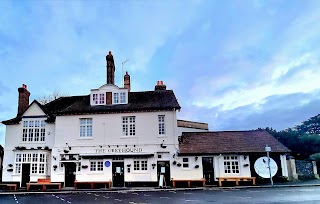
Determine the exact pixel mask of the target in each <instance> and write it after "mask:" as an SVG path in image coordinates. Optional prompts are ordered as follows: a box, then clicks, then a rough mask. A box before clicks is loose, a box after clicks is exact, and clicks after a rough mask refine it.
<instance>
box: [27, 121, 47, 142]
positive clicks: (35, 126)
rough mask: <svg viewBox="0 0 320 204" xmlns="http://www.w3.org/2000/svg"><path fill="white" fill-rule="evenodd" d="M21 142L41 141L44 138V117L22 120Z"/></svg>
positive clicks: (43, 140)
mask: <svg viewBox="0 0 320 204" xmlns="http://www.w3.org/2000/svg"><path fill="white" fill-rule="evenodd" d="M22 126H23V127H22V142H23V143H34V142H35V143H43V142H45V140H46V125H45V119H32V120H23V123H22Z"/></svg>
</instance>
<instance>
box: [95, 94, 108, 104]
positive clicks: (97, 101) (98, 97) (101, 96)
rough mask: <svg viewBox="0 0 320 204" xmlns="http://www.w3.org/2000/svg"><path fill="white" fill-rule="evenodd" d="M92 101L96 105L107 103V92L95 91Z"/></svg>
mask: <svg viewBox="0 0 320 204" xmlns="http://www.w3.org/2000/svg"><path fill="white" fill-rule="evenodd" d="M92 103H93V104H94V105H104V104H105V94H103V93H100V94H97V93H94V94H92Z"/></svg>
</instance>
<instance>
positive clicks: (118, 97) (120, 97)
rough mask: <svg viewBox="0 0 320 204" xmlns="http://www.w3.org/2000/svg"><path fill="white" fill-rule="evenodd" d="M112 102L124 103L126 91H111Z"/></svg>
mask: <svg viewBox="0 0 320 204" xmlns="http://www.w3.org/2000/svg"><path fill="white" fill-rule="evenodd" d="M113 103H114V104H119V103H126V92H115V93H113Z"/></svg>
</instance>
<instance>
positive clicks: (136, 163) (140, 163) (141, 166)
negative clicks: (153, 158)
mask: <svg viewBox="0 0 320 204" xmlns="http://www.w3.org/2000/svg"><path fill="white" fill-rule="evenodd" d="M133 171H148V159H133Z"/></svg>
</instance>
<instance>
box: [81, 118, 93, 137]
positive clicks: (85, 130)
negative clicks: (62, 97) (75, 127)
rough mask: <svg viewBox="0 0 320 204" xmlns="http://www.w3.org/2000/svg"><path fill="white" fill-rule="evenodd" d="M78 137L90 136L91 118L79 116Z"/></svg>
mask: <svg viewBox="0 0 320 204" xmlns="http://www.w3.org/2000/svg"><path fill="white" fill-rule="evenodd" d="M80 137H92V118H80Z"/></svg>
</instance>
